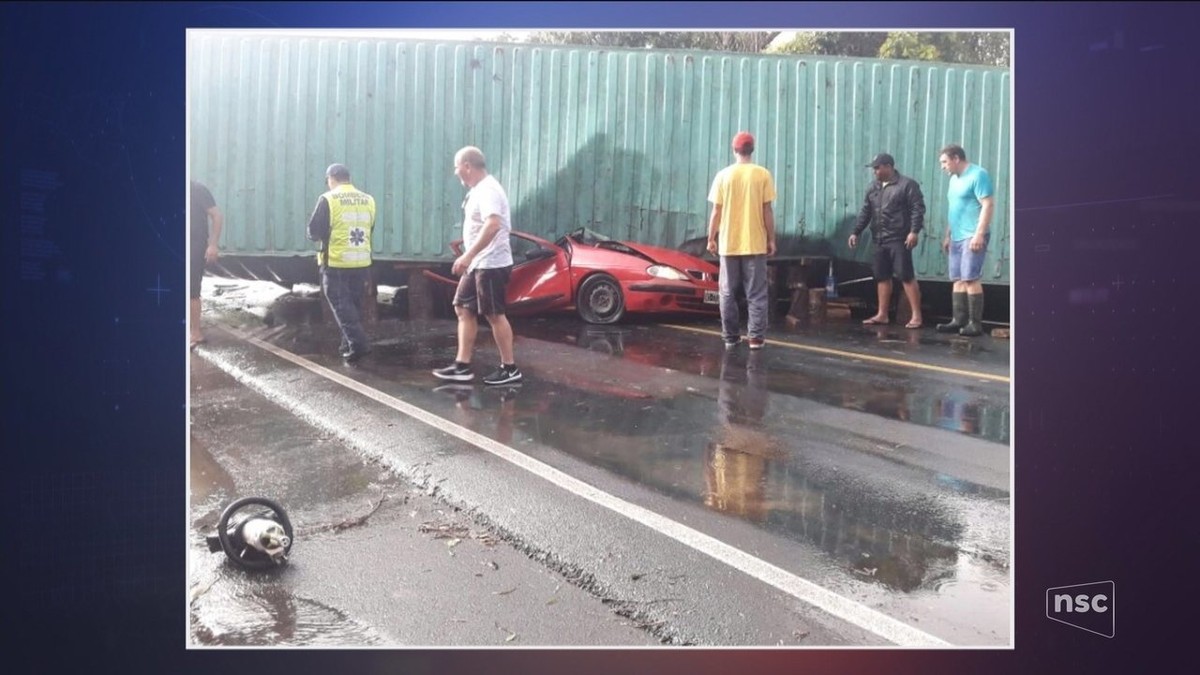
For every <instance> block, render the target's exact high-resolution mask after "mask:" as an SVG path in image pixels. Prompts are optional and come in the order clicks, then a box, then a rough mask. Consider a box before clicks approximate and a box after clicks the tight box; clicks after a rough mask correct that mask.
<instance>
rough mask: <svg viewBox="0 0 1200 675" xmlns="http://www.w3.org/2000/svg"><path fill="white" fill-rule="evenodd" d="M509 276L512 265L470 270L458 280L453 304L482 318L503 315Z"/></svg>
mask: <svg viewBox="0 0 1200 675" xmlns="http://www.w3.org/2000/svg"><path fill="white" fill-rule="evenodd" d="M510 276H512V265H509V266H508V267H496V268H493V269H475V270H471V271H470V272H467V273H466V274H464V275H462V279H459V281H458V290H457V291H456V292H455V293H454V304H455V305H457V306H460V307H467V308H469V309H471V310H472V311H474V312H475V313H476V314H482V315H484V316H495V315H497V314H503V313H504V308H505V305H506V303H505V300H504V299H505V294H506V293H507V292H508V279H509V277H510Z"/></svg>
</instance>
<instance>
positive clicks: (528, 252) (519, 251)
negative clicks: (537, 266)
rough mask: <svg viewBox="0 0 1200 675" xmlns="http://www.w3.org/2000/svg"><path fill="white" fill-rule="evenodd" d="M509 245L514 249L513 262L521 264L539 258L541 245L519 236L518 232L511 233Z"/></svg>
mask: <svg viewBox="0 0 1200 675" xmlns="http://www.w3.org/2000/svg"><path fill="white" fill-rule="evenodd" d="M509 245H510V246H511V250H512V264H515V265H520V264H523V263H527V262H529V261H532V259H536V258H538V253H536V251H538V250H539V249H540V246H538V244H535V243H533V241H530V240H528V239H526V238H523V237H517V235H516V234H511V235H510V239H509Z"/></svg>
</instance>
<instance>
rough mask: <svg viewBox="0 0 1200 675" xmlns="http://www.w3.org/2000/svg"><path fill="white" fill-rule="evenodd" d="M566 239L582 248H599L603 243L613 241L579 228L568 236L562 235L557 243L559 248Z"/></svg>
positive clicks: (594, 232)
mask: <svg viewBox="0 0 1200 675" xmlns="http://www.w3.org/2000/svg"><path fill="white" fill-rule="evenodd" d="M568 239H569V240H571V241H573V242H575V243H576V244H580V245H582V246H600V245H601V244H603V243H606V242H611V241H614V240H613V239H612V238H611V237H606V236H604V235H602V234H600V233H599V232H596V231H595V230H589V229H588V228H586V227H581V228H579V229H577V230H575V231H573V232H571V233H570V234H566V235H563V237H562V238H561V239H559V240H558V242H557V243H558V245H559V246H561V245H562V244H563V242H564V241H566V240H568Z"/></svg>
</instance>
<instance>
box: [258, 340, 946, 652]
mask: <svg viewBox="0 0 1200 675" xmlns="http://www.w3.org/2000/svg"><path fill="white" fill-rule="evenodd" d="M241 337H242V338H243V339H245V340H246V341H247V342H249V343H251V344H253V345H255V346H257V347H259V348H261V349H264V350H266V351H268V352H270V353H272V354H274V355H276V356H278V357H279V358H281V359H284V360H286V361H290V362H292V363H294V364H296V365H298V366H300V367H301V368H305V369H307V370H309V371H312V372H313V373H316V374H317V375H320V376H321V377H324V378H325V379H327V380H330V381H332V382H336V383H338V384H340V385H342V386H343V387H346V388H347V389H350V390H352V391H355V392H357V393H359V394H362V395H363V396H366V397H367V398H370V399H372V400H374V401H377V402H379V403H382V404H383V405H385V406H387V407H389V408H391V409H393V410H396V411H398V412H401V413H404V414H405V415H408V416H410V417H412V418H414V419H417V420H420V421H422V422H424V423H426V424H428V425H429V426H431V427H433V428H434V429H437V430H438V431H442V432H445V433H447V434H449V435H451V436H454V437H455V438H458V439H460V440H462V441H465V442H467V443H470V444H471V445H474V446H475V447H477V448H479V449H481V450H485V451H487V452H490V453H492V454H493V455H496V456H497V457H500V458H501V459H505V460H507V461H509V462H512V463H513V464H515V465H517V466H519V467H521V468H522V469H525V470H526V471H529V472H530V473H533V474H534V475H536V476H539V477H541V478H543V479H545V480H547V481H550V482H551V483H553V484H555V485H557V486H558V487H560V488H562V489H564V490H567V491H568V492H571V493H574V494H576V495H578V496H580V497H583V498H584V499H587V500H589V501H591V502H594V503H596V504H599V505H600V506H603V507H605V508H607V509H610V510H612V511H615V512H616V513H618V514H620V515H622V516H625V517H626V518H629V519H630V520H633V521H634V522H637V523H640V524H642V525H645V526H646V527H649V528H651V529H653V530H655V531H656V532H659V533H661V534H664V535H666V536H668V537H670V538H672V539H674V540H676V541H678V542H680V543H682V544H684V545H686V546H690V547H692V548H694V549H696V550H697V551H700V552H701V553H704V554H706V555H708V556H711V557H712V558H715V559H716V560H718V561H720V562H722V563H725V564H726V565H729V566H730V567H733V568H734V569H737V570H739V571H741V572H743V573H745V574H748V575H750V576H751V577H754V578H755V579H758V580H759V581H762V582H765V583H768V584H770V585H772V586H774V587H775V588H778V589H779V590H781V591H783V592H784V593H787V594H788V595H791V596H792V597H794V598H796V599H798V600H801V601H803V602H806V603H808V604H810V605H813V606H815V607H818V608H820V609H822V610H824V611H826V612H828V613H830V614H832V615H834V616H836V617H838V618H840V619H843V620H845V621H848V622H849V623H852V624H854V625H856V626H858V627H859V628H862V629H864V630H867V631H870V632H871V633H874V634H875V635H878V636H880V637H882V638H884V639H885V640H889V641H891V642H893V643H895V644H897V645H901V646H905V647H928V646H948V645H949V643H948V642H946V641H945V640H942V639H941V638H938V637H936V636H933V635H930V634H929V633H926V632H924V631H921V630H918V629H916V628H913V627H912V626H909V625H908V624H906V623H903V622H901V621H897V620H896V619H893V618H892V617H890V616H887V615H886V614H883V613H882V612H879V611H876V610H874V609H871V608H870V607H867V606H866V605H863V604H861V603H858V602H855V601H853V600H850V599H848V598H844V597H842V596H840V595H838V594H837V593H834V592H832V591H829V590H826V589H824V588H822V587H820V586H818V585H816V584H814V583H813V582H811V581H807V580H805V579H801V578H800V577H798V576H796V575H794V574H792V573H791V572H788V571H787V570H784V569H782V568H779V567H776V566H775V565H772V564H771V563H769V562H766V561H765V560H761V559H759V558H755V557H754V556H752V555H750V554H748V553H746V552H745V551H742V550H741V549H738V548H735V547H733V546H730V545H729V544H726V543H724V542H722V541H720V540H718V539H714V538H713V537H710V536H708V535H707V534H704V533H703V532H699V531H697V530H694V529H692V528H690V527H688V526H686V525H682V524H680V523H677V522H675V521H674V520H671V519H670V518H667V517H665V516H661V515H659V514H657V513H655V512H653V511H650V510H648V509H645V508H642V507H641V506H638V505H636V504H631V503H629V502H627V501H625V500H623V499H620V498H618V497H614V496H613V495H610V494H608V493H607V492H604V491H602V490H599V489H597V488H594V487H592V486H591V485H588V484H587V483H584V482H583V481H581V480H579V479H577V478H574V477H572V476H570V475H569V474H566V473H563V472H562V471H559V470H558V469H555V468H554V467H552V466H549V465H548V464H544V463H542V462H539V461H537V460H536V459H533V458H531V457H528V456H526V455H524V454H522V453H520V452H517V451H516V450H513V449H512V448H510V447H508V446H506V445H504V444H502V443H498V442H496V441H494V440H492V439H490V438H487V437H486V436H482V435H480V434H477V433H475V432H474V431H471V430H470V429H467V428H464V427H461V426H459V425H457V424H455V423H453V422H451V421H450V420H447V419H445V418H442V417H438V416H437V415H434V414H432V413H429V412H427V411H425V410H422V409H420V408H418V407H416V406H414V405H412V404H410V403H406V402H404V401H402V400H400V399H398V398H395V397H393V396H390V395H388V394H385V393H383V392H381V391H379V390H377V389H373V388H371V387H368V386H367V385H365V384H362V383H361V382H357V381H355V380H352V379H350V378H348V377H346V376H345V375H342V374H340V373H337V372H334V371H332V370H330V369H328V368H325V367H324V366H321V365H318V364H316V363H313V362H312V361H309V360H308V359H305V358H303V357H300V356H296V355H295V354H292V353H291V352H288V351H285V350H283V349H280V348H278V347H276V346H274V345H272V344H268V343H266V342H263V341H262V340H259V339H257V338H253V337H250V336H247V335H244V334H243V335H241Z"/></svg>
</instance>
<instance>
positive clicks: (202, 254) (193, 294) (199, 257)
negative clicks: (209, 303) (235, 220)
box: [188, 181, 225, 349]
mask: <svg viewBox="0 0 1200 675" xmlns="http://www.w3.org/2000/svg"><path fill="white" fill-rule="evenodd" d="M188 201H189V202H190V203H191V220H190V221H189V227H190V229H191V260H190V262H191V268H190V270H189V271H190V273H191V274H190V276H189V279H188V280H189V282H190V284H189V287H188V292H189V296H188V297H189V300H190V307H189V310H190V311H189V322H188V324H189V326H188V327H189V332H190V344H189V346H190V347H191V348H192V349H195V348H196V345H199V344H202V343H203V342H204V333H203V331H201V330H200V284H201V282H202V281H203V279H204V266H205V264H207V263H215V262H216V261H217V257H218V255H219V254H218V251H217V243H218V242H219V241H220V240H221V227H222V226H223V225H224V223H225V217H224V215H222V214H221V210H220V209H218V208H217V200H215V199H213V196H212V192H210V191H209V189H208V188H207V187H206V186H205V185H204V184H203V183H201V182H199V181H192V185H191V194H190V198H189V200H188Z"/></svg>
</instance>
